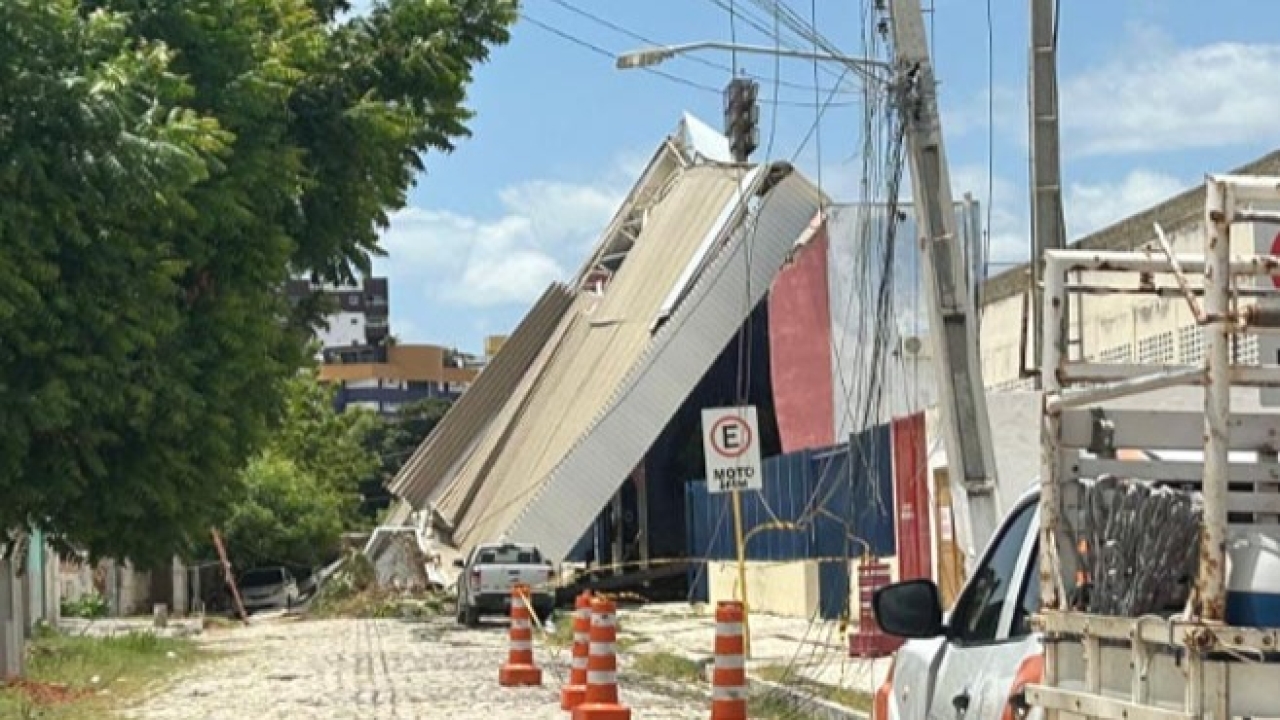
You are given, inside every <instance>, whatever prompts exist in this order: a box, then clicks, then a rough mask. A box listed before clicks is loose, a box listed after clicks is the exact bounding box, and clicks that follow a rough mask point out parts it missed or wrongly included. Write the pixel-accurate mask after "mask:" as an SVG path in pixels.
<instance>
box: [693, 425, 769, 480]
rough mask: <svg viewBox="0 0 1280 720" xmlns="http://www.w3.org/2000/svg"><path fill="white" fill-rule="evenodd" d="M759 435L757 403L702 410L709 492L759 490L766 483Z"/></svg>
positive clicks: (703, 440)
mask: <svg viewBox="0 0 1280 720" xmlns="http://www.w3.org/2000/svg"><path fill="white" fill-rule="evenodd" d="M759 438H760V433H759V430H758V426H757V424H756V409H755V407H754V406H751V405H747V406H744V407H729V408H704V409H703V410H702V452H703V455H705V456H706V468H707V492H710V493H726V492H733V491H734V490H759V489H760V488H761V487H762V486H763V482H764V469H763V468H762V467H761V466H760V443H759Z"/></svg>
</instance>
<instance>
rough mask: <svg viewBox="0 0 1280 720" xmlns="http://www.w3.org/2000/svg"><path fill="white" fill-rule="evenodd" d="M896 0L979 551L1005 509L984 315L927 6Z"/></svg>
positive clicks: (905, 103) (947, 417) (958, 474)
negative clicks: (983, 344)
mask: <svg viewBox="0 0 1280 720" xmlns="http://www.w3.org/2000/svg"><path fill="white" fill-rule="evenodd" d="M889 7H890V13H891V16H890V24H891V26H892V28H893V51H894V65H895V70H896V72H895V79H894V86H893V93H894V96H895V100H896V103H897V105H898V112H899V113H900V115H901V117H902V120H903V122H904V123H905V126H906V128H905V129H906V144H907V151H908V152H907V154H908V156H909V157H910V159H911V187H912V192H913V197H914V198H915V202H914V203H913V205H914V209H915V213H916V222H917V223H918V232H919V238H918V241H919V243H920V247H921V249H922V252H923V259H924V277H925V283H924V285H925V298H926V301H927V302H926V304H927V305H928V307H929V339H930V341H931V342H932V344H933V368H934V373H935V378H936V380H937V384H938V407H939V410H940V411H941V415H942V423H941V424H942V428H943V433H944V439H945V447H946V452H947V465H948V472H949V475H950V477H951V482H952V485H953V487H955V488H956V489H957V490H959V491H960V492H963V493H964V497H965V498H966V500H967V502H965V503H957V504H956V508H955V510H956V511H957V512H956V525H957V528H956V529H957V531H958V532H957V536H958V538H959V540H960V542H961V547H962V548H963V549H964V551H965V552H966V554H971V553H973V554H976V553H977V552H979V551H980V550H981V549H982V547H984V546H985V545H986V543H987V540H988V539H989V538H990V536H991V534H992V533H993V532H994V531H995V528H996V527H997V523H998V522H999V519H1000V508H999V498H998V495H997V493H996V469H995V457H994V456H995V453H994V450H993V448H992V442H991V426H990V423H989V421H988V419H987V396H986V391H985V388H984V387H983V383H982V363H981V359H980V358H979V355H978V324H977V321H976V314H975V312H974V300H973V294H972V293H970V292H968V290H967V287H968V286H967V272H966V271H965V263H964V260H963V256H962V248H961V247H960V243H959V240H958V235H957V232H956V231H957V227H958V226H957V220H956V211H955V204H954V203H953V202H952V198H951V175H950V171H949V170H948V168H947V156H946V152H945V150H944V148H943V143H942V124H941V120H940V118H939V115H938V96H937V80H936V78H935V76H934V72H933V63H932V61H931V60H930V58H929V44H928V36H927V35H926V33H925V25H924V13H923V11H922V9H921V7H920V0H893V2H892V3H891V4H890V6H889Z"/></svg>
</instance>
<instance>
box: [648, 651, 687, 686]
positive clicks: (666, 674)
mask: <svg viewBox="0 0 1280 720" xmlns="http://www.w3.org/2000/svg"><path fill="white" fill-rule="evenodd" d="M632 667H633V669H634V670H635V672H637V673H640V674H642V675H650V676H652V677H656V678H662V679H663V680H672V681H675V682H701V681H702V679H703V674H702V668H701V666H700V665H699V664H698V663H696V662H694V661H693V660H690V659H689V658H687V657H682V656H680V655H676V654H674V653H669V652H651V653H638V654H636V656H635V662H634V665H633V666H632Z"/></svg>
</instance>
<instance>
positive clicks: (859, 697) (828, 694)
mask: <svg viewBox="0 0 1280 720" xmlns="http://www.w3.org/2000/svg"><path fill="white" fill-rule="evenodd" d="M755 675H756V677H758V678H760V679H761V680H767V681H769V682H774V683H778V684H780V685H787V686H789V687H793V688H799V689H801V690H803V691H805V692H807V693H809V694H810V695H813V696H815V697H819V698H821V699H823V700H827V701H828V702H833V703H835V704H837V705H843V706H844V707H847V708H851V709H853V710H858V711H861V712H864V713H870V712H871V703H872V696H871V693H865V692H862V691H861V690H854V689H852V688H842V687H837V686H835V685H828V684H827V683H822V682H818V681H816V680H810V679H809V678H806V677H801V676H800V675H798V674H796V673H795V671H794V670H789V669H788V668H786V667H781V666H777V665H769V666H765V667H762V668H760V669H759V670H758V671H757V672H756V673H755ZM778 702H781V700H778Z"/></svg>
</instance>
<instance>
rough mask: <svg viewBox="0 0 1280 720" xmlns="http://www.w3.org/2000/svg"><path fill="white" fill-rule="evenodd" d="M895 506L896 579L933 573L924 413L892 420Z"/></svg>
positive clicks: (912, 578) (919, 576) (915, 577)
mask: <svg viewBox="0 0 1280 720" xmlns="http://www.w3.org/2000/svg"><path fill="white" fill-rule="evenodd" d="M892 433H893V484H894V499H895V502H894V506H895V509H896V511H897V515H898V579H899V580H914V579H917V578H928V577H930V576H931V575H932V573H933V543H932V539H931V536H930V532H929V479H928V478H929V465H928V459H927V457H926V447H925V443H926V442H927V440H926V439H925V432H924V413H916V414H915V415H910V416H908V417H904V418H898V419H896V420H894V421H893V426H892Z"/></svg>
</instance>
